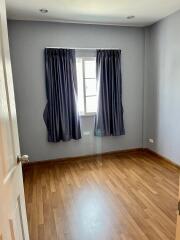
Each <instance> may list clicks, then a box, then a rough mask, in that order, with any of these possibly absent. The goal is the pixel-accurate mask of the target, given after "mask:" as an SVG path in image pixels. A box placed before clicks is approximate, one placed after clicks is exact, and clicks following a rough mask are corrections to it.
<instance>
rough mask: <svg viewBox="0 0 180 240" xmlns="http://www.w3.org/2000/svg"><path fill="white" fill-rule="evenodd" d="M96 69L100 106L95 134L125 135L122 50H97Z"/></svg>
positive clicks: (96, 118)
mask: <svg viewBox="0 0 180 240" xmlns="http://www.w3.org/2000/svg"><path fill="white" fill-rule="evenodd" d="M96 71H97V82H98V107H97V114H96V117H95V128H94V135H95V136H111V135H112V136H120V135H124V134H125V129H124V121H123V106H122V77H121V51H120V50H97V56H96Z"/></svg>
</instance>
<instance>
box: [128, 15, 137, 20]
mask: <svg viewBox="0 0 180 240" xmlns="http://www.w3.org/2000/svg"><path fill="white" fill-rule="evenodd" d="M126 18H127V19H133V18H135V16H133V15H131V16H127V17H126Z"/></svg>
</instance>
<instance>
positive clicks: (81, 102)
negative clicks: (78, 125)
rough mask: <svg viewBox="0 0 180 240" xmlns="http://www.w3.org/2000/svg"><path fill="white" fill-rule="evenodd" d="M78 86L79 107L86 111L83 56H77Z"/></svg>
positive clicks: (81, 110)
mask: <svg viewBox="0 0 180 240" xmlns="http://www.w3.org/2000/svg"><path fill="white" fill-rule="evenodd" d="M76 71H77V88H78V108H79V112H80V113H81V114H82V113H84V90H83V64H82V58H76Z"/></svg>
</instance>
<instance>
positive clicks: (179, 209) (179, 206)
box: [178, 201, 180, 215]
mask: <svg viewBox="0 0 180 240" xmlns="http://www.w3.org/2000/svg"><path fill="white" fill-rule="evenodd" d="M178 214H179V215H180V201H179V202H178Z"/></svg>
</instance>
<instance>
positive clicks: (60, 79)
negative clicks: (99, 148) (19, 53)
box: [44, 48, 81, 142]
mask: <svg viewBox="0 0 180 240" xmlns="http://www.w3.org/2000/svg"><path fill="white" fill-rule="evenodd" d="M44 53H45V54H44V55H45V77H46V78H45V79H46V95H47V104H46V107H45V110H44V121H45V124H46V127H47V131H48V141H49V142H59V141H61V140H62V141H69V140H71V139H76V140H77V139H80V138H81V130H80V118H79V113H78V109H77V94H76V60H75V50H73V49H55V48H48V49H45V52H44Z"/></svg>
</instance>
